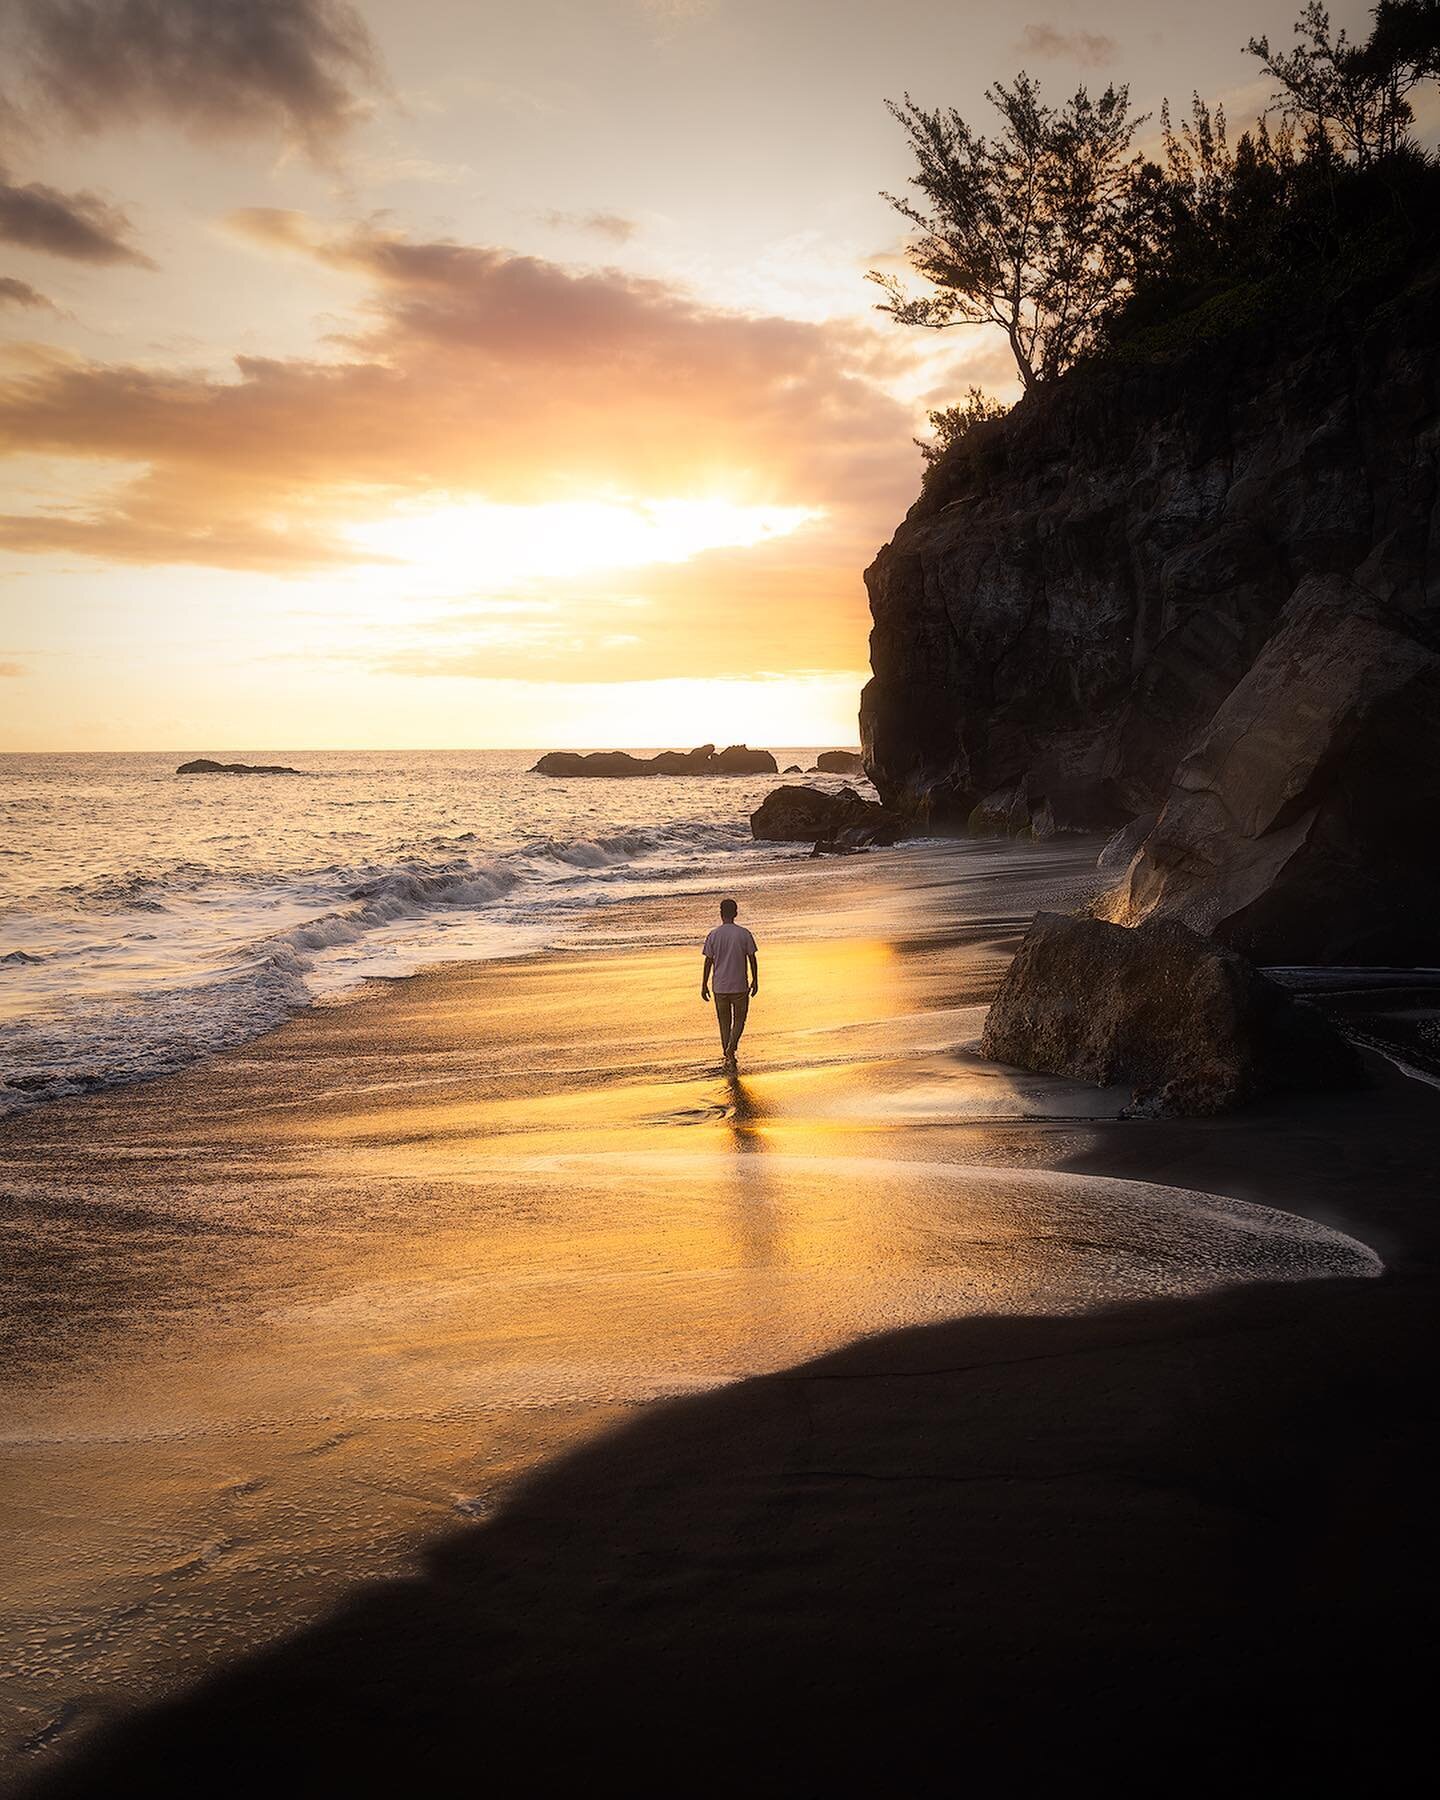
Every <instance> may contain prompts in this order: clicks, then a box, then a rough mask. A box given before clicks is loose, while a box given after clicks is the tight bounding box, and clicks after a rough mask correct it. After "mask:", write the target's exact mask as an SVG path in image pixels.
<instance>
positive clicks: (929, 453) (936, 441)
mask: <svg viewBox="0 0 1440 1800" xmlns="http://www.w3.org/2000/svg"><path fill="white" fill-rule="evenodd" d="M1009 410H1010V409H1009V407H1008V406H1006V405H1005V404H1004V403H1003V402H1002V401H999V400H995V399H992V398H991V396H990V395H989V394H987V393H985V392H984V391H983V390H982V389H980V388H978V387H972V388H970V389H968V390H967V391H966V394H965V399H964V401H963V402H962V403H961V405H959V406H946V407H942V408H941V409H940V410H939V411H937V412H932V413H931V414H930V415H929V417H930V428H931V430H932V431H933V432H934V434H935V435H934V436H933V437H929V438H916V439H915V445H916V448H917V449H918V450H919V452H920V454H921V456H922V457H924V459H925V472H926V474H927V475H928V474H929V472H930V470H931V469H933V468H934V467H935V465H936V463H938V462H939V461H940V460H941V458H942V457H944V456H947V455H948V454H949V453H950V452H951V451H952V450H953V449H954V448H955V446H956V445H957V444H960V443H963V442H964V440H965V439H966V438H967V437H969V435H970V433H971V432H972V431H973V430H974V429H975V427H976V426H977V425H984V424H987V423H988V422H989V421H990V420H992V419H1003V418H1004V417H1005V415H1006V413H1007V412H1009Z"/></svg>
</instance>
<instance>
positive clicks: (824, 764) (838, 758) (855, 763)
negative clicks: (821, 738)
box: [815, 750, 865, 775]
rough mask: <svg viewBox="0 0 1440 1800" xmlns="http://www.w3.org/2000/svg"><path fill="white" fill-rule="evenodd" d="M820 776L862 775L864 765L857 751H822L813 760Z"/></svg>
mask: <svg viewBox="0 0 1440 1800" xmlns="http://www.w3.org/2000/svg"><path fill="white" fill-rule="evenodd" d="M815 767H816V769H817V770H818V771H819V772H820V774H822V775H863V774H864V773H865V764H864V762H863V761H862V760H861V757H860V752H859V751H858V750H822V751H821V752H820V754H819V755H818V756H817V757H816V758H815Z"/></svg>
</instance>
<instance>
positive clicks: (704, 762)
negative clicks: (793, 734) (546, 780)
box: [531, 744, 780, 776]
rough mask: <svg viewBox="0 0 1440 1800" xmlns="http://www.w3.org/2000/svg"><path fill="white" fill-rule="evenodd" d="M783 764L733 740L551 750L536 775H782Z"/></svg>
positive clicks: (543, 757)
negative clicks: (638, 752)
mask: <svg viewBox="0 0 1440 1800" xmlns="http://www.w3.org/2000/svg"><path fill="white" fill-rule="evenodd" d="M779 773H780V766H779V764H778V763H777V762H776V761H775V758H774V757H773V756H772V755H771V754H770V752H769V751H768V750H752V749H750V747H749V745H747V744H729V745H727V746H726V748H725V749H723V750H717V749H716V748H715V746H714V745H713V744H701V745H699V746H698V747H697V748H696V749H694V750H662V751H660V753H659V754H658V755H657V756H632V755H631V754H630V753H629V751H628V750H592V751H590V752H588V753H586V754H582V753H581V752H579V751H576V750H551V751H548V752H547V753H546V754H545V755H544V756H542V757H541V758H540V760H539V762H537V763H536V764H535V766H534V768H533V769H532V770H531V774H532V775H600V776H620V775H778V774H779Z"/></svg>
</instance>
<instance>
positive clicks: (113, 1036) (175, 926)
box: [0, 747, 869, 1114]
mask: <svg viewBox="0 0 1440 1800" xmlns="http://www.w3.org/2000/svg"><path fill="white" fill-rule="evenodd" d="M207 754H213V755H214V756H215V757H216V759H217V760H223V761H226V762H247V763H280V764H288V765H291V766H293V767H295V768H297V769H300V770H302V771H303V774H302V775H300V776H298V777H297V776H288V775H286V776H279V775H277V776H258V775H251V776H223V775H209V776H206V775H193V776H178V775H177V774H176V772H175V771H176V769H177V767H178V766H179V764H180V763H181V762H182V761H184V760H186V757H185V756H182V755H180V754H177V753H175V752H164V753H154V754H152V753H134V754H87V755H51V756H25V755H12V756H4V757H0V1114H5V1113H8V1112H14V1111H17V1110H21V1109H24V1108H28V1107H30V1106H33V1105H36V1104H37V1103H39V1102H41V1101H44V1100H47V1099H53V1098H58V1097H61V1096H64V1095H69V1094H76V1093H84V1092H88V1091H91V1090H93V1089H96V1088H101V1087H108V1086H113V1085H115V1084H117V1083H122V1082H129V1081H136V1080H142V1079H144V1078H146V1077H149V1076H155V1075H160V1074H167V1073H171V1072H173V1071H174V1070H177V1069H180V1068H183V1067H185V1066H186V1065H187V1064H190V1063H194V1062H197V1061H199V1060H201V1059H202V1058H204V1057H206V1056H209V1055H212V1054H214V1053H215V1052H216V1051H218V1050H222V1049H228V1048H231V1047H234V1046H236V1045H240V1044H243V1043H245V1042H247V1041H248V1040H249V1039H251V1038H254V1037H256V1036H258V1035H260V1034H261V1033H262V1032H266V1031H269V1030H271V1029H272V1028H273V1027H274V1026H276V1025H279V1024H280V1023H281V1022H282V1021H283V1020H284V1019H286V1018H288V1017H290V1016H292V1015H293V1014H294V1013H296V1012H298V1011H299V1010H301V1009H302V1008H304V1007H306V1006H309V1005H313V1004H315V1003H317V1002H319V1003H333V1002H334V1001H337V1000H339V999H342V998H344V997H346V996H348V995H354V994H355V993H357V992H358V991H360V990H361V989H362V988H363V985H364V984H365V983H366V982H367V981H373V980H375V979H382V978H386V977H394V976H400V975H406V974H412V973H414V972H415V971H416V970H418V969H420V968H422V967H425V966H427V965H430V964H433V963H436V962H444V961H465V960H472V959H477V960H478V959H486V958H493V957H501V956H513V955H516V954H521V953H524V952H527V951H535V950H540V949H545V948H549V947H554V946H557V945H561V944H564V943H565V942H567V941H569V940H570V939H571V938H572V937H573V935H574V934H575V933H576V932H577V931H578V930H579V929H580V928H581V927H582V926H583V923H584V921H585V919H586V918H587V916H589V915H590V914H591V913H592V911H593V909H594V908H595V907H596V906H597V905H599V904H601V903H602V902H603V903H607V904H613V903H616V902H623V901H624V900H626V899H627V898H635V897H641V896H656V895H660V894H664V893H666V892H679V891H683V890H685V889H687V888H694V889H697V890H704V889H706V888H710V887H714V888H717V889H718V888H720V887H722V886H727V885H745V884H748V883H751V882H753V881H755V880H756V879H763V878H764V875H765V872H766V871H767V869H769V870H774V869H775V868H776V865H777V851H776V848H775V846H773V845H767V846H757V845H755V844H754V842H753V841H752V839H751V836H750V831H749V825H748V815H749V813H750V812H751V811H752V810H753V809H754V808H755V807H756V806H757V805H758V804H759V802H760V800H761V799H763V797H764V796H765V794H766V793H768V792H769V791H770V790H771V789H772V788H773V787H774V786H775V785H776V781H777V778H776V777H775V776H773V775H756V776H713V777H705V776H688V777H648V776H647V777H644V778H633V779H623V780H600V779H593V778H587V779H581V780H556V779H554V778H552V777H549V776H544V775H536V774H532V773H531V772H530V770H531V765H532V764H533V763H534V761H535V760H536V757H537V755H538V754H539V752H538V751H533V750H453V751H450V750H431V751H342V750H331V751H285V750H264V751H257V750H248V751H226V752H209V753H207ZM775 754H776V759H777V761H778V762H779V764H780V766H781V767H782V768H784V767H786V766H787V765H789V764H792V763H795V764H799V765H800V766H801V767H802V768H807V769H808V768H809V766H810V765H811V764H812V763H813V762H814V760H815V756H816V754H817V752H816V750H815V749H813V748H810V747H806V748H801V749H786V750H782V751H777V752H776V753H775ZM789 779H790V780H792V781H796V780H799V779H801V777H798V776H791V777H789ZM804 779H806V780H808V781H811V782H813V783H814V784H816V785H818V786H822V787H827V788H838V787H839V786H841V785H843V784H842V781H841V780H840V779H839V778H836V777H833V776H824V775H818V776H817V775H807V776H806V777H804ZM860 785H861V786H862V788H863V787H864V784H863V783H861V784H860ZM865 791H866V792H867V793H868V791H869V790H868V788H866V789H865Z"/></svg>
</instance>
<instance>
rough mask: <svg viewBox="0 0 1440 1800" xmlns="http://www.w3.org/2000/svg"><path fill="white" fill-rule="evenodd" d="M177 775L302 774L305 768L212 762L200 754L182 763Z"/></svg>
mask: <svg viewBox="0 0 1440 1800" xmlns="http://www.w3.org/2000/svg"><path fill="white" fill-rule="evenodd" d="M175 773H176V774H177V775H302V774H303V773H304V770H303V769H289V768H286V767H285V765H284V764H283V763H222V762H212V761H211V760H210V758H209V757H208V756H198V757H196V759H195V760H194V762H187V763H181V765H180V767H179V768H178V769H177V770H176V771H175Z"/></svg>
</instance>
